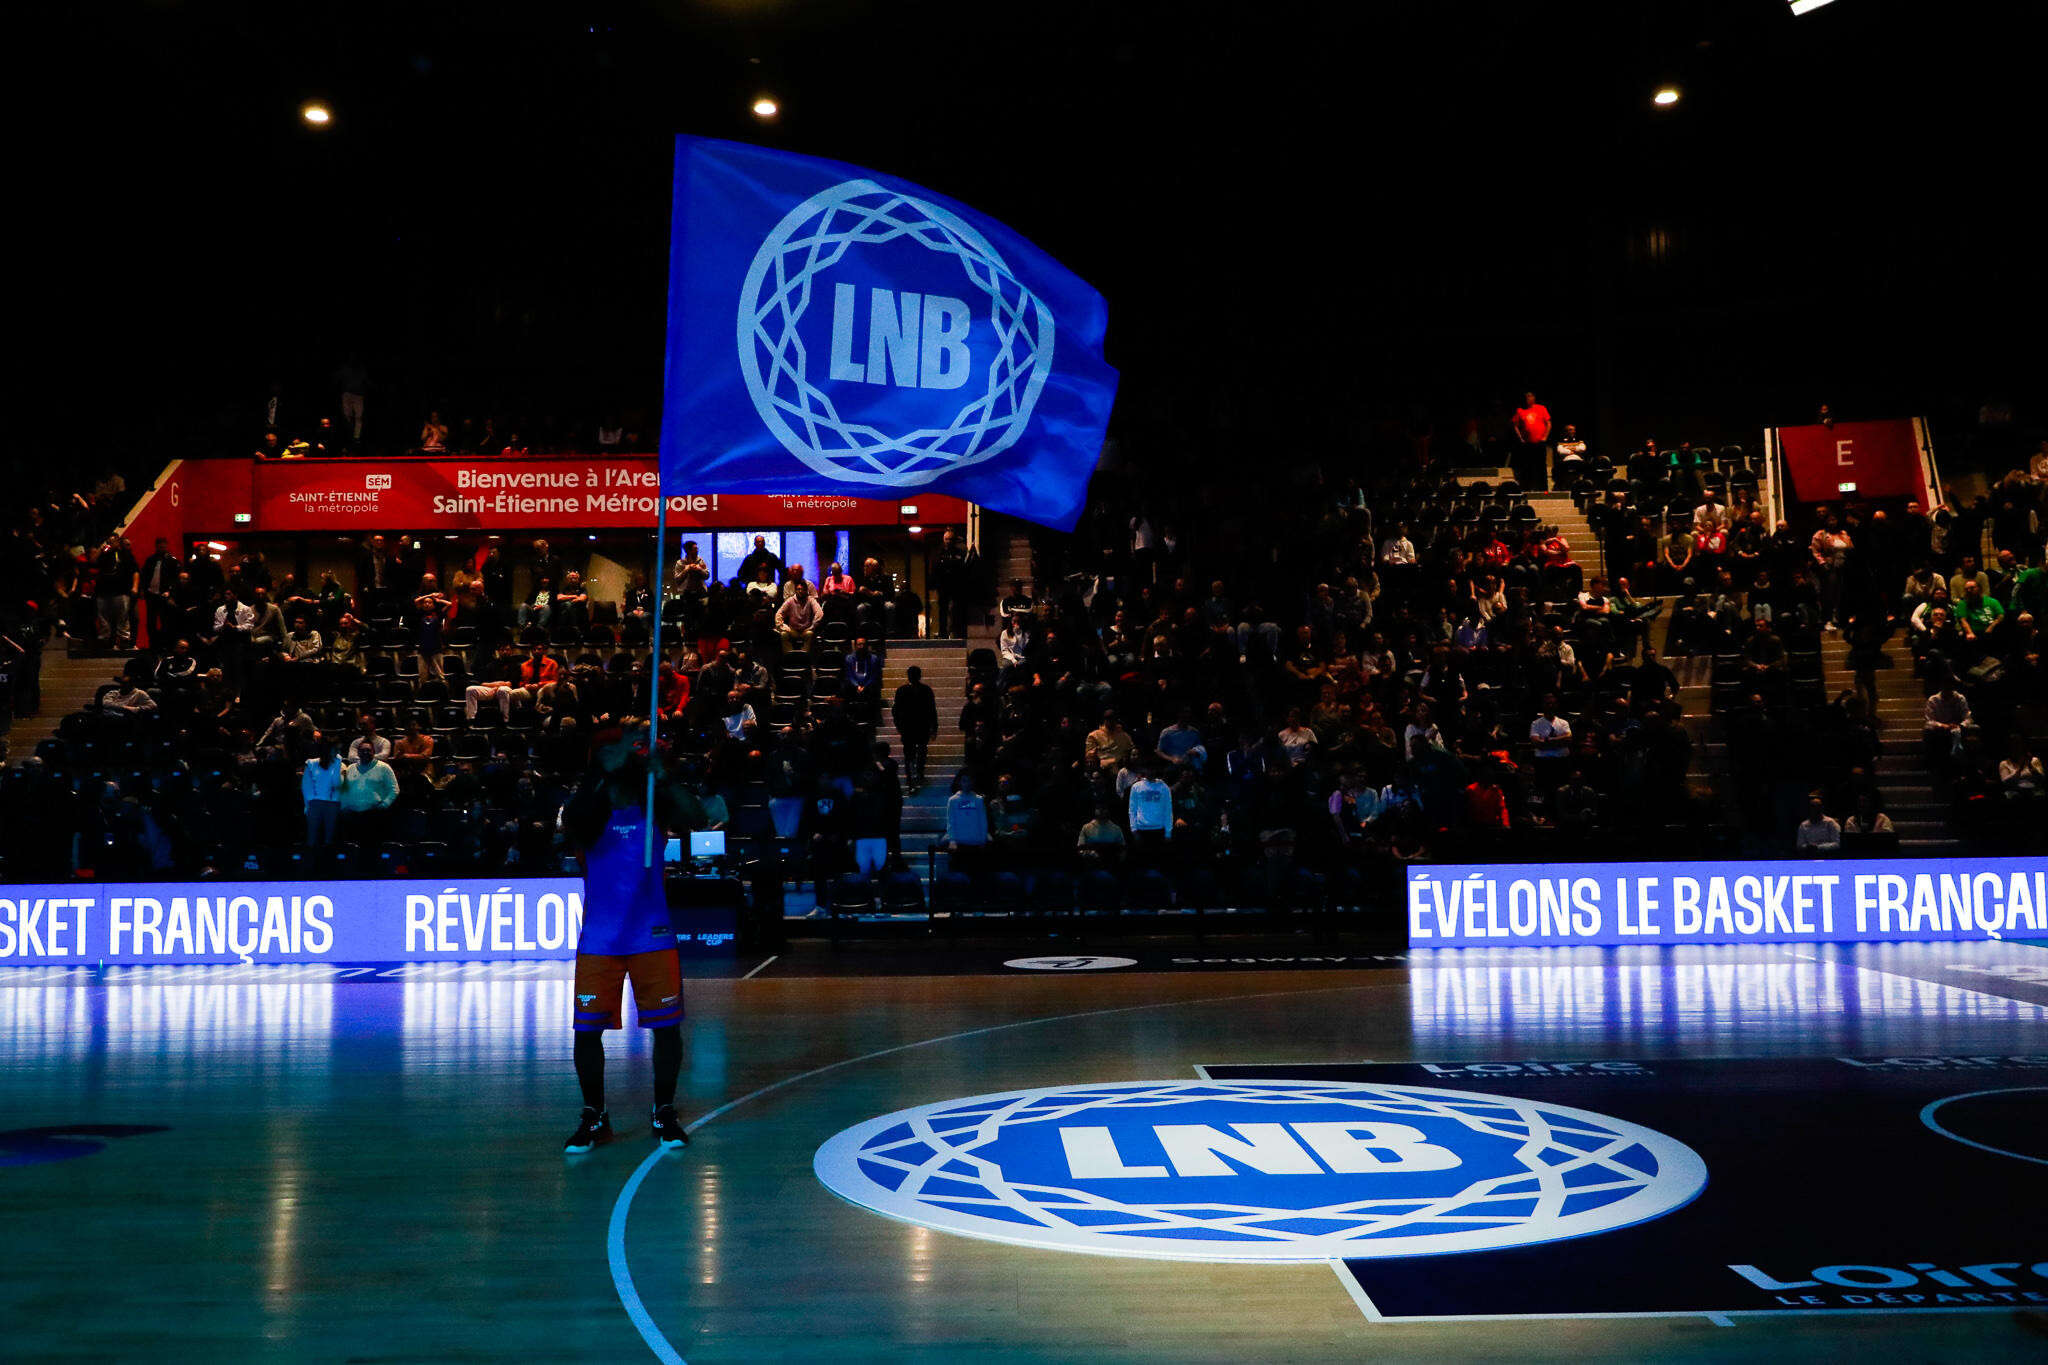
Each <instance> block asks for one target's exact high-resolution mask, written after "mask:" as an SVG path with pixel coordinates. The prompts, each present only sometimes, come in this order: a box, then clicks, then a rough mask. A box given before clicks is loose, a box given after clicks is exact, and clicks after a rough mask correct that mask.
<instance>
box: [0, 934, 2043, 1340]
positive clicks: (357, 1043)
mask: <svg viewBox="0 0 2048 1365" xmlns="http://www.w3.org/2000/svg"><path fill="white" fill-rule="evenodd" d="M1023 951H1026V950H1022V949H1017V950H1012V953H1013V955H1015V954H1017V953H1021V952H1023ZM1206 952H1207V955H1209V956H1229V954H1228V952H1227V950H1219V949H1217V947H1216V945H1215V944H1214V943H1212V944H1211V945H1210V946H1209V948H1208V949H1207V950H1206ZM1395 956H1399V955H1398V954H1396V955H1395ZM2044 964H2048V953H2044V952H2043V951H2042V950H2041V949H2040V948H2038V947H2034V946H2031V945H2026V944H2017V943H1977V944H1933V945H1927V944H1916V945H1881V946H1865V947H1861V948H1857V949H1853V950H1851V949H1810V948H1797V949H1794V948H1771V947H1747V948H1725V949H1721V948H1692V949H1664V950H1657V949H1626V950H1599V949H1572V950H1462V951H1460V950H1433V951H1425V952H1415V953H1409V954H1406V955H1405V960H1404V961H1393V962H1387V963H1383V964H1378V967H1377V969H1376V970H1358V971H1353V970H1329V969H1320V970H1314V971H1300V970H1256V971H1253V970H1222V971H1199V970H1191V969H1187V968H1185V967H1183V968H1182V969H1179V970H1172V971H1165V970H1161V971H1151V970H1143V969H1134V970H1122V971H1114V972H1104V973H1064V974H1063V973H1032V972H1018V973H1012V974H1009V975H1002V974H998V973H999V972H1000V970H1001V964H1000V961H999V960H996V959H994V958H991V960H990V961H989V962H988V963H987V964H986V965H985V966H982V967H979V968H976V969H975V970H974V974H971V975H960V976H944V975H902V976H888V977H848V976H834V977H830V978H826V977H795V976H782V975H775V974H763V975H760V976H757V977H756V978H754V979H751V980H745V981H742V980H737V979H708V980H693V981H692V982H690V983H689V987H688V990H687V998H688V1000H689V1002H690V1006H691V1016H692V1017H691V1024H690V1028H689V1031H688V1052H687V1074H686V1080H685V1094H684V1105H683V1107H685V1108H686V1109H687V1110H689V1111H690V1112H691V1113H694V1114H702V1113H705V1112H707V1111H709V1110H711V1109H713V1108H715V1107H717V1106H719V1105H721V1104H724V1103H726V1102H727V1101H730V1100H733V1099H735V1098H739V1097H742V1096H748V1095H749V1094H750V1093H751V1092H755V1091H757V1090H759V1089H760V1088H762V1087H766V1086H771V1085H774V1084H775V1083H777V1082H782V1081H788V1080H789V1079H790V1078H792V1077H799V1076H802V1077H803V1079H800V1080H796V1081H794V1082H793V1083H790V1084H786V1085H782V1086H780V1087H779V1088H776V1089H774V1090H771V1091H768V1092H767V1093H764V1094H761V1095H760V1096H759V1097H758V1098H752V1099H749V1100H748V1101H747V1102H746V1103H745V1104H743V1105H741V1106H740V1107H739V1108H737V1109H734V1110H733V1111H732V1112H731V1113H730V1114H727V1115H722V1116H721V1117H720V1118H719V1119H718V1120H717V1121H716V1122H714V1123H712V1124H710V1125H709V1126H707V1127H705V1128H704V1129H702V1130H701V1131H700V1132H699V1133H698V1135H697V1139H696V1142H695V1144H694V1145H693V1146H692V1147H691V1148H690V1149H689V1151H688V1152H687V1153H686V1154H684V1155H682V1156H679V1157H676V1158H672V1159H669V1160H665V1161H664V1162H662V1163H660V1164H659V1165H658V1166H657V1167H656V1168H655V1169H654V1170H653V1171H652V1172H651V1173H650V1174H649V1176H648V1177H647V1180H646V1182H645V1185H644V1188H642V1189H641V1190H640V1192H639V1194H638V1197H637V1199H636V1201H635V1203H634V1204H633V1206H632V1212H631V1220H630V1226H629V1229H628V1235H627V1238H626V1242H625V1248H626V1251H627V1252H628V1253H629V1255H630V1261H631V1265H632V1267H633V1272H634V1278H635V1281H636V1283H637V1284H638V1287H639V1292H640V1293H641V1294H642V1296H643V1297H644V1298H645V1301H646V1307H647V1312H648V1314H649V1316H650V1318H651V1320H652V1322H653V1323H654V1325H655V1330H656V1331H657V1333H658V1336H659V1338H660V1339H662V1340H665V1341H667V1342H669V1343H672V1346H673V1349H674V1351H675V1352H676V1354H677V1355H679V1356H680V1357H684V1358H687V1359H689V1360H691V1361H700V1360H719V1359H790V1358H813V1359H815V1358H817V1357H818V1355H819V1354H820V1353H821V1351H820V1346H819V1343H820V1342H821V1341H822V1340H825V1339H827V1338H829V1339H830V1341H831V1342H832V1347H831V1354H833V1355H834V1356H835V1357H842V1358H845V1359H889V1360H906V1359H919V1360H932V1361H940V1360H946V1361H952V1360H958V1359H961V1358H963V1357H964V1356H965V1355H967V1354H970V1353H971V1354H973V1355H974V1356H976V1357H977V1358H982V1357H986V1358H989V1359H995V1360H1032V1361H1050V1360H1130V1361H1140V1360H1146V1361H1149V1360H1176V1361H1184V1360H1223V1359H1230V1360H1243V1359H1278V1358H1290V1359H1310V1360H1321V1359H1340V1358H1359V1357H1360V1356H1363V1355H1375V1356H1379V1355H1388V1354H1392V1355H1403V1356H1413V1357H1425V1356H1427V1357H1434V1358H1445V1357H1466V1356H1471V1357H1493V1358H1500V1359H1525V1358H1541V1357H1550V1356H1557V1357H1562V1356H1572V1357H1574V1358H1578V1357H1584V1356H1598V1355H1610V1356H1615V1357H1630V1358H1642V1357H1644V1356H1646V1355H1649V1354H1658V1355H1662V1356H1687V1355H1712V1356H1723V1355H1729V1354H1737V1355H1753V1356H1758V1357H1761V1356H1767V1355H1773V1354H1784V1353H1791V1352H1806V1353H1814V1354H1818V1353H1823V1352H1825V1353H1830V1354H1836V1353H1841V1352H1844V1351H1846V1350H1847V1349H1849V1348H1850V1347H1851V1345H1852V1343H1863V1344H1865V1345H1877V1346H1879V1347H1880V1348H1881V1349H1883V1350H1886V1351H1893V1352H1896V1353H1898V1354H1900V1355H1902V1356H1912V1357H1916V1358H1963V1357H1967V1358H1971V1359H1978V1360H1982V1359H1992V1358H1997V1357H1999V1356H2001V1355H2003V1354H2008V1353H2009V1354H2014V1355H2018V1354H2020V1353H2021V1352H2022V1350H2023V1349H2024V1347H2025V1346H2028V1345H2032V1346H2036V1347H2037V1346H2038V1344H2039V1341H2038V1338H2030V1337H2028V1336H2027V1335H2025V1334H2026V1332H2027V1330H2028V1329H2027V1326H2026V1324H2025V1322H2024V1320H2022V1319H2017V1318H2006V1317H2001V1316H1997V1315H1992V1316H1990V1317H1988V1318H1980V1319H1971V1320H1969V1321H1968V1322H1962V1321H1960V1320H1932V1319H1918V1318H1896V1319H1865V1320H1859V1321H1858V1322H1855V1323H1852V1322H1849V1321H1847V1320H1843V1319H1836V1320H1833V1321H1831V1322H1817V1321H1808V1320H1796V1321H1793V1322H1788V1323H1784V1324H1782V1325H1773V1326H1771V1327H1768V1328H1766V1327H1761V1326H1753V1325H1751V1326H1744V1327H1743V1328H1741V1329H1740V1330H1738V1331H1735V1332H1727V1331H1718V1332H1717V1330H1716V1329H1713V1328H1711V1327H1706V1326H1704V1325H1703V1324H1700V1323H1697V1322H1680V1321H1676V1320H1672V1321H1665V1320H1641V1321H1638V1320H1623V1321H1618V1322H1602V1323H1597V1324H1596V1323H1578V1324H1571V1325H1570V1328H1571V1330H1569V1331H1566V1330H1564V1327H1563V1326H1562V1325H1554V1326H1549V1327H1543V1326H1531V1325H1528V1324H1523V1325H1520V1326H1513V1325H1507V1324H1473V1325H1460V1326H1456V1327H1450V1326H1420V1325H1417V1326H1392V1325H1385V1324H1381V1325H1374V1324H1370V1323H1367V1322H1365V1321H1364V1320H1363V1319H1362V1318H1361V1316H1360V1314H1359V1312H1358V1311H1357V1309H1356V1308H1355V1307H1354V1306H1353V1305H1352V1303H1351V1302H1350V1301H1349V1300H1348V1298H1347V1297H1346V1294H1345V1292H1344V1290H1343V1288H1342V1287H1341V1285H1340V1284H1339V1282H1338V1281H1337V1280H1336V1278H1335V1277H1334V1276H1333V1275H1332V1274H1331V1273H1330V1272H1329V1270H1328V1269H1327V1268H1321V1269H1318V1268H1316V1267H1302V1266H1293V1267H1264V1268H1254V1267H1229V1266H1202V1265H1186V1264H1181V1265H1170V1264H1152V1263H1144V1262H1134V1261H1118V1260H1105V1259H1101V1258H1094V1257H1083V1256H1074V1255H1068V1254H1063V1253H1054V1252H1043V1251H1039V1252H1034V1251H1030V1250H1025V1249H1019V1248H1014V1247H1004V1246H999V1245H995V1244H991V1243H982V1242H973V1241H968V1240H965V1239H961V1238H957V1237H951V1236H947V1235H945V1234H939V1233H933V1232H930V1231H929V1230H926V1229H922V1228H917V1227H911V1226H906V1225H902V1224H898V1223H894V1222H890V1221H888V1220H884V1219H881V1218H879V1217H877V1216H875V1215H873V1214H870V1213H867V1212H864V1211H862V1210H859V1209H856V1208H853V1207H852V1206H850V1205H846V1204H843V1203H841V1202H839V1201H838V1200H836V1199H835V1198H834V1197H833V1196H832V1195H830V1194H829V1193H828V1192H826V1191H825V1190H824V1189H823V1188H822V1187H820V1186H819V1185H818V1184H817V1183H816V1181H814V1180H813V1179H812V1178H811V1175H810V1158H811V1154H812V1153H813V1152H814V1151H815V1150H816V1148H817V1147H818V1146H819V1145H820V1143H822V1142H823V1141H824V1140H825V1139H826V1138H828V1137H829V1136H831V1135H832V1134H833V1133H835V1132H837V1131H839V1130H840V1129H841V1128H844V1127H846V1126H849V1125H851V1124H853V1123H856V1122H858V1121H860V1120H862V1119H865V1118H868V1117H872V1116H874V1115H878V1114H882V1113H887V1112H890V1111H892V1110H895V1109H899V1108H903V1107H906V1106H909V1105H913V1104H920V1103H926V1102H930V1101H935V1100H940V1099H945V1098H948V1097H951V1096H964V1095H972V1094H977V1093H984V1092H990V1091H996V1090H1002V1089H1010V1088H1022V1087H1028V1086H1034V1085H1052V1084H1065V1083H1070V1082H1080V1081H1104V1080H1117V1079H1145V1078H1155V1077H1160V1076H1173V1075H1190V1076H1192V1075H1193V1074H1194V1072H1193V1068H1194V1067H1195V1066H1196V1065H1198V1064H1204V1063H1219V1064H1220V1063H1233V1062H1234V1063H1263V1062H1312V1061H1352V1060H1368V1059H1376V1060H1381V1061H1394V1060H1410V1059H1413V1060H1425V1061H1428V1060H1485V1059H1497V1060H1523V1059H1544V1058H1550V1059H1572V1058H1585V1059H1597V1058H1603V1057H1648V1056H1713V1055H1748V1056H1805V1055H1830V1054H1844V1055H1894V1054H1906V1053H1912V1054H1921V1053H1927V1054H1933V1053H1945V1054H1973V1053H1986V1054H1991V1053H1996V1054H2001V1055H2010V1054H2027V1053H2030V1052H2037V1051H2041V1050H2042V1049H2043V1048H2044V1044H2043V1042H2042V1040H2043V1039H2044V1038H2048V1031H2044V1028H2043V1025H2044V1024H2048V971H2044V970H2043V967H2044ZM1266 965H1268V966H1271V967H1280V966H1282V965H1283V964H1280V963H1269V964H1266ZM1304 965H1307V964H1306V963H1304ZM569 1010H570V980H569V973H568V968H567V965H566V964H559V963H536V964H496V965H488V966H487V965H481V964H479V965H475V966H463V965H461V964H436V965H435V967H434V968H433V969H432V970H423V969H413V970H409V971H396V972H393V971H389V970H376V969H365V970H361V971H356V970H354V969H344V970H341V971H337V970H335V969H322V968H249V967H232V968H199V969H178V968H168V969H167V968H136V969H127V970H110V971H108V972H105V973H103V974H98V973H89V972H71V971H65V970H57V969H52V970H50V971H47V972H45V971H41V970H40V969H16V970H12V971H0V1130H19V1129H29V1128H53V1127H59V1126H64V1125H138V1126H140V1125H162V1126H163V1127H164V1128H165V1131H161V1132H142V1133H136V1134H134V1135H132V1136H125V1137H119V1138H109V1137H102V1138H97V1139H95V1138H90V1137H87V1136H81V1137H78V1138H76V1139H64V1138H61V1137H60V1138H38V1139H37V1141H38V1142H39V1143H41V1144H42V1146H43V1147H44V1148H47V1146H48V1145H49V1143H50V1142H53V1141H66V1140H76V1141H80V1142H85V1141H94V1142H97V1143H100V1144H101V1145H100V1146H99V1147H98V1149H96V1150H94V1151H93V1152H92V1153H91V1154H90V1155H89V1156H88V1157H85V1158H84V1159H76V1160H39V1161H35V1162H27V1161H24V1162H23V1163H22V1164H11V1165H10V1164H6V1163H4V1162H0V1207H5V1208H6V1209H7V1210H8V1214H7V1221H8V1225H9V1226H10V1227H13V1228H18V1229H21V1230H23V1232H24V1233H26V1234H29V1235H32V1236H33V1237H34V1242H35V1246H36V1248H37V1250H36V1254H35V1255H34V1256H32V1257H17V1258H14V1259H13V1260H12V1261H11V1263H10V1267H9V1271H8V1274H7V1275H6V1276H4V1277H0V1321H5V1322H6V1323H7V1325H8V1326H7V1333H8V1350H7V1352H6V1353H7V1354H9V1355H14V1354H16V1353H19V1356H20V1358H45V1357H47V1358H51V1359H64V1358H92V1359H128V1358H138V1357H143V1356H149V1357H151V1358H165V1357H170V1358H185V1357H190V1358H194V1359H199V1358H205V1359H208V1360H236V1359H251V1358H261V1359H276V1360H303V1359H336V1360H341V1359H348V1358H368V1359H389V1358H393V1357H394V1354H396V1355H402V1356H404V1357H406V1358H422V1359H424V1358H428V1357H443V1358H457V1359H465V1358H467V1359H502V1358H506V1357H509V1356H512V1355H515V1354H518V1355H525V1356H537V1357H538V1358H542V1359H548V1360H574V1359H605V1360H609V1361H619V1360H625V1361H632V1360H637V1359H644V1358H648V1357H647V1346H646V1345H645V1344H644V1343H643V1341H642V1338H641V1335H640V1334H639V1333H638V1332H637V1331H636V1330H635V1328H634V1327H633V1325H632V1324H631V1323H630V1322H629V1321H628V1319H627V1317H626V1315H625V1313H624V1312H623V1311H622V1310H621V1308H620V1304H619V1299H618V1297H617V1293H616V1291H615V1288H614V1285H613V1281H612V1277H611V1274H610V1273H609V1270H608V1267H607V1262H606V1254H605V1247H606V1237H607V1231H608V1227H609V1223H610V1218H611V1215H612V1211H613V1209H614V1206H615V1204H616V1202H617V1201H618V1197H619V1194H620V1190H621V1187H622V1185H623V1183H624V1182H625V1180H626V1178H627V1177H628V1176H629V1175H630V1174H631V1173H632V1172H633V1169H634V1167H635V1166H637V1165H638V1164H639V1162H640V1161H641V1159H642V1158H643V1156H644V1155H646V1153H647V1151H648V1150H649V1148H650V1144H649V1143H648V1142H647V1138H646V1133H645V1122H644V1119H643V1118H642V1117H641V1115H642V1114H643V1113H644V1110H643V1109H642V1108H641V1107H640V1106H641V1105H643V1104H644V1102H645V1101H644V1089H645V1084H646V1082H645V1075H646V1072H645V1065H646V1064H645V1060H644V1054H645V1051H646V1042H645V1039H644V1037H643V1036H641V1035H639V1034H638V1033H637V1032H629V1033H628V1034H627V1035H626V1036H624V1037H623V1038H621V1037H620V1036H617V1035H614V1036H613V1038H612V1039H611V1058H612V1064H611V1075H610V1080H611V1094H612V1105H613V1109H614V1112H615V1116H616V1117H617V1119H618V1121H619V1124H620V1127H621V1129H622V1139H621V1142H620V1144H619V1148H620V1149H623V1150H620V1149H601V1150H600V1151H598V1152H597V1153H594V1154H593V1155H592V1156H591V1157H590V1158H588V1159H586V1160H585V1161H583V1162H581V1163H579V1164H574V1165H572V1164H568V1163H565V1162H564V1161H563V1160H562V1158H561V1156H560V1154H559V1144H560V1141H561V1138H562V1137H563V1136H564V1135H565V1134H566V1133H567V1132H568V1130H569V1128H570V1127H571V1126H572V1125H573V1120H574V1114H575V1106H576V1098H575V1088H574V1084H573V1081H572V1079H571V1077H570V1071H569V1063H568V1051H569V1048H568V1032H567V1028H566V1026H565V1025H566V1021H567V1019H568V1016H569ZM960 1034H970V1035H971V1036H966V1037H953V1035H960ZM834 1063H848V1064H846V1065H842V1066H837V1067H834V1068H833V1069H831V1070H826V1071H822V1072H818V1074H815V1075H806V1074H805V1073H811V1072H813V1071H816V1070H817V1069H818V1068H824V1067H828V1066H831V1064H834ZM2044 1063H2048V1059H2044ZM0 1137H4V1133H0ZM2038 1226H2040V1224H2039V1223H2037V1224H2035V1227H2036V1228H2038ZM2027 1254H2031V1253H2027ZM111 1309H117V1310H118V1311H110V1310H111ZM1873 1323H1882V1324H1884V1326H1883V1328H1882V1331H1881V1332H1880V1331H1878V1330H1877V1329H1876V1328H1874V1327H1873V1326H1872V1324H1873Z"/></svg>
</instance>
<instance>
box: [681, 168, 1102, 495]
mask: <svg viewBox="0 0 2048 1365" xmlns="http://www.w3.org/2000/svg"><path fill="white" fill-rule="evenodd" d="M1107 317H1108V310H1107V309H1106V308H1105V307H1104V305H1103V301H1102V295H1100V294H1098V293H1096V292H1095V291H1094V290H1093V289H1091V288H1089V287H1088V285H1087V284H1085V283H1083V282H1082V281H1081V280H1080V279H1078V278H1076V277H1075V276H1074V275H1073V274H1072V273H1071V272H1070V271H1068V270H1067V269H1065V268H1064V267H1063V266H1061V265H1060V263H1059V262H1057V261H1055V260H1053V259H1052V257H1050V256H1048V255H1046V254H1045V253H1044V252H1043V251H1040V250H1039V249H1038V248H1037V247H1035V246H1033V245H1032V244H1031V243H1030V242H1027V241H1026V240H1024V238H1022V237H1020V236H1018V235H1017V234H1016V233H1014V232H1012V231H1011V230H1010V229H1008V228H1006V227H1004V226H1003V225H1002V224H1001V223H998V222H996V221H995V220H994V219H992V218H987V217H984V216H983V215H981V214H979V213H976V212H975V211H974V210H973V209H970V208H967V207H965V206H964V205H961V204H956V203H954V202H953V201H952V200H950V199H947V198H944V197H943V196H940V195H936V194H933V193H932V192H931V191H929V190H925V189H920V188H919V187H918V186H916V185H912V184H909V183H907V182H905V181H902V180H897V179H895V178H893V177H891V176H886V175H878V174H876V173H875V172H873V171H866V170H862V169H860V168H859V167H858V166H848V165H845V164H843V163H841V162H837V161H822V160H820V159H818V158H817V157H810V156H798V155H796V154H794V153H791V152H781V151H773V150H770V149H768V148H765V147H750V146H746V145H744V144H741V143H735V142H716V141H712V140H710V139H706V138H694V137H679V138H677V139H676V182H675V212H674V219H673V225H672V230H671V239H670V243H669V296H668V372H667V378H666V381H665V402H664V405H663V411H662V420H661V481H662V487H663V488H664V489H666V490H667V491H669V492H670V493H680V492H684V491H686V490H689V491H704V492H718V493H810V494H820V493H826V494H838V495H841V496H851V497H879V498H908V497H914V496H915V495H916V493H917V492H918V491H919V490H921V489H922V490H929V491H931V492H934V493H950V494H952V495H954V496H955V497H961V498H966V499H968V500H970V501H973V502H977V503H980V504H981V505H983V506H984V507H989V508H992V509H994V510H996V511H999V512H1008V513H1011V514H1013V515H1016V516H1019V517H1024V518H1026V519H1028V520H1031V521H1036V522H1040V523H1043V524H1045V525H1047V526H1054V527H1058V528H1059V529H1061V530H1070V529H1072V527H1073V525H1074V522H1075V520H1076V519H1077V518H1079V516H1080V514H1081V504H1082V501H1083V499H1084V498H1085V496H1086V494H1087V490H1088V476H1089V475H1090V474H1091V473H1092V472H1093V471H1094V469H1095V461H1096V459H1097V457H1098V456H1099V455H1100V454H1101V452H1102V441H1103V434H1104V431H1105V429H1106V427H1107V426H1108V423H1109V408H1110V403H1111V401H1112V400H1113V399H1114V398H1115V396H1116V371H1115V370H1113V369H1111V368H1110V367H1109V366H1108V365H1107V364H1105V363H1104V361H1103V359H1102V333H1103V328H1104V326H1105V325H1106V323H1107Z"/></svg>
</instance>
